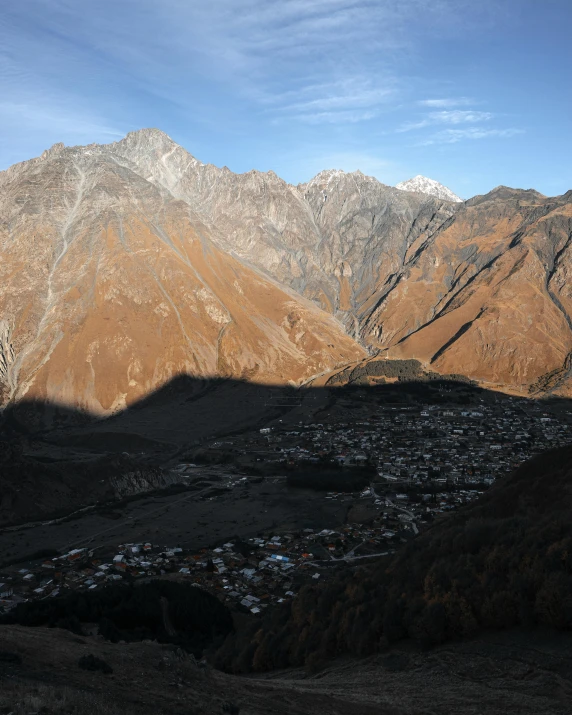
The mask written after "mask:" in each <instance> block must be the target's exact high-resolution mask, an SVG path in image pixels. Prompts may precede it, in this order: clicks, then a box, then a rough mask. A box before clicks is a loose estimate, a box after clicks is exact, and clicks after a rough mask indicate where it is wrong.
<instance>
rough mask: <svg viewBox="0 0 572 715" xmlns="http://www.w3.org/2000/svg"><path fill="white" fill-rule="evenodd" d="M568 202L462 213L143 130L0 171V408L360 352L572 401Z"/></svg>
mask: <svg viewBox="0 0 572 715" xmlns="http://www.w3.org/2000/svg"><path fill="white" fill-rule="evenodd" d="M571 239H572V192H568V193H567V194H565V195H563V196H560V197H554V198H547V197H545V196H543V195H542V194H540V193H538V192H536V191H533V190H519V189H511V188H507V187H498V188H496V189H494V190H493V191H491V192H490V193H488V194H486V195H483V196H477V197H474V198H472V199H470V200H468V201H465V202H462V201H461V200H460V199H459V198H458V197H457V196H455V194H453V193H452V192H450V191H449V190H448V189H445V187H442V186H441V185H439V184H437V183H436V182H433V181H431V180H428V179H425V178H424V177H415V179H412V180H410V181H409V182H404V183H403V184H400V185H399V186H398V187H390V186H386V185H384V184H382V183H381V182H379V181H378V180H377V179H375V178H372V177H369V176H365V175H364V174H362V173H361V172H359V171H357V172H352V173H346V172H343V171H338V170H329V171H323V172H321V173H320V174H318V175H317V176H315V177H314V178H313V179H312V180H311V181H309V182H308V183H306V184H300V185H298V186H292V185H290V184H288V183H286V182H285V181H283V180H282V179H280V178H279V177H278V176H277V175H276V174H274V173H273V172H271V171H270V172H267V173H262V172H259V171H249V172H247V173H245V174H235V173H233V172H231V171H230V170H229V169H228V168H226V167H223V168H218V167H215V166H213V165H210V164H203V163H201V162H200V161H198V160H197V159H195V158H194V157H193V156H192V155H191V154H189V153H188V152H187V151H186V150H185V149H184V148H182V147H180V146H179V145H177V144H176V143H175V142H173V141H172V140H171V139H170V138H169V137H168V136H167V135H166V134H164V133H163V132H161V131H159V130H156V129H144V130H140V131H137V132H132V133H130V134H128V135H127V136H126V137H125V138H124V139H122V140H121V141H119V142H115V143H113V144H108V145H95V144H94V145H89V146H85V147H64V146H63V145H62V144H58V145H55V146H53V147H52V148H51V149H49V150H47V151H46V152H44V153H43V154H42V156H41V157H38V158H36V159H32V160H30V161H27V162H23V163H21V164H17V165H14V166H12V167H11V168H9V169H8V170H7V171H4V172H2V173H0V256H1V259H2V260H1V261H0V275H1V282H0V390H1V396H2V403H3V404H7V403H9V402H15V401H16V402H17V401H20V400H22V399H36V400H43V401H49V402H54V403H58V404H64V405H73V406H74V407H79V408H81V409H83V410H85V411H87V412H89V413H91V414H96V415H109V414H113V413H114V412H117V411H119V410H121V409H122V408H124V407H125V406H128V405H130V404H132V403H133V402H134V401H136V400H138V399H140V398H141V397H143V396H144V395H146V394H148V393H150V392H152V391H153V390H155V389H157V388H158V387H159V386H161V385H162V384H164V383H166V382H167V381H168V380H170V379H171V378H173V377H174V376H177V375H181V374H189V375H193V376H198V377H210V376H215V375H218V376H228V377H237V378H241V379H244V380H249V381H255V382H262V383H267V384H268V383H278V384H280V383H281V384H287V383H293V384H301V383H303V382H305V381H307V380H308V379H309V378H311V377H312V376H315V375H316V374H321V373H328V372H331V371H333V370H336V369H338V368H340V367H341V366H343V365H345V364H348V363H355V362H359V361H361V360H363V359H366V358H368V356H370V355H372V354H378V355H381V356H384V357H388V358H416V359H418V360H420V361H421V363H422V364H423V365H424V366H425V367H427V368H429V369H430V370H431V371H434V372H440V373H444V374H445V373H460V374H463V375H466V376H467V377H470V378H471V379H474V380H476V381H478V382H480V383H481V384H483V385H486V386H488V387H493V388H500V389H505V390H510V391H514V392H520V393H524V394H546V393H551V394H560V395H569V394H570V392H571V385H572V382H571V378H570V375H571V368H572V294H571V293H570V289H569V287H568V271H569V266H570V265H572V263H571V261H572V254H571V248H570V242H571Z"/></svg>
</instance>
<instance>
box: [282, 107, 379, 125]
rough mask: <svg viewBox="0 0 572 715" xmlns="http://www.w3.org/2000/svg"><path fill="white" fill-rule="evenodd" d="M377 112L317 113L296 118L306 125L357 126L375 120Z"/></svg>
mask: <svg viewBox="0 0 572 715" xmlns="http://www.w3.org/2000/svg"><path fill="white" fill-rule="evenodd" d="M376 116H377V112H374V111H371V110H355V111H354V110H344V111H341V112H316V113H315V114H297V115H296V116H295V118H296V119H297V120H298V121H300V122H304V123H306V124H348V123H349V124H355V123H356V122H365V121H367V120H369V119H374V118H375V117H376Z"/></svg>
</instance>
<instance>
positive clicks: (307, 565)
mask: <svg viewBox="0 0 572 715" xmlns="http://www.w3.org/2000/svg"><path fill="white" fill-rule="evenodd" d="M569 442H570V428H569V426H568V424H567V423H566V422H565V421H564V419H561V418H559V417H558V414H557V413H550V412H547V408H546V407H545V406H543V405H541V404H539V403H527V404H526V405H525V406H523V404H522V401H517V400H510V399H508V398H505V399H504V401H503V402H502V403H500V402H499V403H498V404H497V403H494V402H493V403H483V404H481V405H479V406H478V407H471V408H466V409H463V408H459V407H456V408H443V407H435V406H425V407H423V406H415V407H403V406H402V407H398V408H391V407H384V408H381V407H380V408H379V409H374V408H371V409H370V412H369V414H368V415H367V417H366V418H363V419H360V420H356V421H354V422H347V421H345V422H342V421H336V420H335V419H333V418H332V419H331V420H330V421H324V422H320V423H310V424H300V425H296V426H292V425H289V426H286V425H284V426H282V425H280V424H279V423H276V424H274V425H272V426H271V427H265V428H262V429H261V430H259V431H257V432H256V433H250V434H248V435H246V436H244V435H243V436H242V437H240V438H238V439H237V440H236V441H234V440H230V441H227V442H225V443H222V445H223V446H224V447H225V449H229V448H231V449H232V448H233V446H234V447H237V448H239V450H240V452H241V453H242V454H248V455H249V457H250V458H251V459H253V460H255V461H256V463H260V462H262V463H263V466H264V469H265V470H266V473H268V474H270V475H273V476H272V477H270V478H273V477H278V476H280V475H284V474H285V473H287V471H288V469H296V468H297V467H303V469H305V470H308V469H309V470H311V469H312V465H313V464H316V463H318V462H319V463H321V464H324V463H326V464H332V463H336V462H337V463H338V464H339V465H340V466H342V467H347V468H348V469H351V468H352V467H356V466H363V465H367V466H368V467H369V468H370V470H371V473H372V478H371V483H370V485H369V486H368V487H367V488H365V489H363V490H361V491H359V492H353V493H352V492H350V491H349V490H348V491H345V492H344V491H338V492H333V491H329V492H324V498H325V499H335V500H338V501H344V502H347V508H348V517H347V519H346V523H345V524H344V525H343V526H341V527H339V528H338V529H337V530H331V529H321V527H320V525H319V524H316V525H315V528H313V529H311V528H306V529H301V530H298V531H295V530H288V529H279V528H275V529H274V531H273V533H261V534H259V535H258V536H257V537H253V538H250V539H244V540H239V539H238V538H237V539H235V540H233V541H228V542H226V543H222V544H219V545H217V546H216V547H212V548H203V549H200V550H198V551H196V550H195V551H193V550H189V549H185V548H182V547H181V546H177V547H170V548H168V547H165V546H158V545H156V544H152V543H136V544H122V545H118V546H117V547H116V549H114V551H113V552H106V553H103V551H102V548H91V549H88V548H77V549H73V550H71V551H70V552H68V553H66V554H64V555H60V556H57V557H55V558H50V559H47V560H45V561H44V562H43V563H42V562H38V563H34V564H28V568H18V567H13V568H12V569H11V570H7V571H6V572H5V573H4V574H2V573H0V609H1V608H3V609H4V610H9V609H11V608H13V607H14V606H15V605H16V604H17V603H19V602H21V601H25V600H35V599H44V598H53V597H55V596H57V595H59V594H61V593H63V592H64V591H65V590H69V589H73V590H84V591H88V590H93V589H96V588H99V587H101V586H103V585H106V584H110V583H114V582H125V581H128V580H132V579H153V578H168V579H177V580H183V581H187V582H189V583H192V584H194V585H196V586H197V587H199V588H204V589H207V590H209V591H210V592H211V593H214V594H216V595H217V596H218V597H219V598H220V599H221V600H222V601H223V602H225V603H228V604H229V605H231V606H233V607H236V608H237V609H239V610H241V609H242V610H247V611H249V612H250V613H253V614H258V613H260V612H261V611H262V610H263V609H264V608H266V607H268V606H269V605H271V604H274V603H280V602H283V601H285V600H287V599H291V598H294V597H295V595H296V593H297V592H298V590H299V589H300V587H301V586H302V585H303V584H305V583H308V582H312V581H319V580H324V579H327V578H329V577H330V576H331V575H332V573H334V572H335V569H336V568H337V567H338V566H339V565H343V564H358V563H363V562H365V561H367V560H368V559H373V558H380V557H383V556H385V555H387V554H390V553H392V552H393V551H394V550H395V549H396V548H397V547H398V546H399V545H400V544H401V543H403V542H404V541H407V540H408V539H410V538H412V537H414V536H415V535H417V534H418V533H419V532H420V531H421V530H422V529H423V528H425V526H426V525H427V524H429V523H431V522H432V521H433V520H435V519H439V518H443V516H444V515H445V514H446V513H447V512H449V511H450V510H453V509H456V508H458V507H459V506H462V505H463V504H465V503H467V502H469V501H471V500H472V499H474V498H475V497H477V496H478V495H479V494H481V493H482V491H483V490H484V489H486V488H487V487H488V485H490V484H491V483H492V482H493V481H494V480H495V479H496V478H498V477H499V476H500V475H502V474H504V473H506V472H507V471H509V470H511V469H513V468H514V467H515V466H517V465H518V464H520V463H522V462H523V461H525V460H526V459H528V458H529V457H530V456H531V455H532V454H534V453H537V452H541V451H544V450H546V449H548V448H549V447H553V446H558V445H560V444H568V443H569ZM220 446H221V443H220V442H219V443H216V447H217V448H220ZM190 467H193V468H194V467H195V465H180V470H182V471H183V472H185V471H188V470H189V468H190ZM215 469H216V468H215ZM211 470H212V468H211ZM192 471H194V470H192ZM251 478H252V479H260V477H256V476H254V477H252V476H250V477H245V476H235V477H232V478H231V477H229V478H228V479H229V480H230V481H229V483H228V484H227V485H226V486H225V485H224V484H221V487H222V488H223V489H224V488H230V487H232V486H233V485H234V483H235V482H236V480H237V479H238V483H241V482H243V481H247V480H248V479H251ZM285 488H288V487H287V486H286V483H285ZM205 498H206V497H205Z"/></svg>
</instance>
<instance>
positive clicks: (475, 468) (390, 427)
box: [242, 397, 571, 487]
mask: <svg viewBox="0 0 572 715" xmlns="http://www.w3.org/2000/svg"><path fill="white" fill-rule="evenodd" d="M521 402H523V401H519V400H516V399H514V400H511V399H510V398H506V397H505V398H503V401H502V402H499V403H492V404H491V403H483V404H481V405H479V406H478V407H472V408H466V409H462V408H458V407H457V408H453V407H449V408H442V407H436V406H415V407H398V408H387V407H380V408H379V409H378V410H371V411H370V414H369V415H368V416H367V418H366V419H361V420H359V421H354V422H340V421H335V420H330V421H324V422H321V423H310V424H300V425H299V426H297V427H295V428H292V427H284V428H281V427H280V426H278V427H273V428H272V429H270V428H263V429H262V430H260V433H258V434H256V435H251V436H250V438H249V440H248V443H247V444H243V445H242V450H243V451H247V452H250V453H251V454H255V455H256V460H257V461H258V462H265V463H267V464H268V463H270V464H275V465H276V467H277V468H278V465H284V466H285V467H296V466H298V465H301V464H312V463H323V462H324V461H329V462H337V463H338V464H340V465H342V466H345V467H351V466H360V465H366V464H368V465H371V466H373V467H375V468H376V469H377V472H378V475H379V478H380V480H381V481H386V482H394V483H396V486H399V484H400V483H408V484H410V485H411V484H417V485H418V486H420V487H421V486H422V485H423V484H426V483H427V482H432V483H435V484H436V485H441V486H442V485H446V484H457V485H469V486H470V485H481V486H482V485H490V484H492V483H493V482H494V480H495V479H496V478H498V477H499V476H500V475H502V474H503V473H506V472H507V471H510V470H512V469H514V468H515V467H516V466H518V465H519V464H521V463H522V462H523V461H525V460H527V459H528V458H530V457H531V456H532V455H533V454H535V453H538V452H542V451H545V450H547V449H550V448H551V447H556V446H559V445H563V444H568V443H569V442H570V436H571V433H570V427H569V425H568V424H567V423H566V422H564V421H562V420H561V419H559V417H558V416H557V415H556V414H551V413H548V412H546V410H545V408H544V407H543V406H542V405H538V404H537V403H528V404H527V405H526V406H522V404H521Z"/></svg>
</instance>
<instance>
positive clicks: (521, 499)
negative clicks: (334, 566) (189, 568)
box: [217, 447, 572, 672]
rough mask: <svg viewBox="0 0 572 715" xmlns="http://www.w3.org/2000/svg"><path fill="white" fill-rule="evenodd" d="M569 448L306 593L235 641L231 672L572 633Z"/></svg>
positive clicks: (229, 653)
mask: <svg viewBox="0 0 572 715" xmlns="http://www.w3.org/2000/svg"><path fill="white" fill-rule="evenodd" d="M571 457H572V447H566V448H563V449H559V450H555V451H552V452H548V453H546V454H543V455H541V456H538V457H535V458H533V459H532V460H531V461H529V462H527V463H525V464H524V465H523V466H522V467H520V468H519V469H518V470H516V471H515V472H514V473H513V474H512V475H511V476H510V477H507V478H505V479H503V480H500V481H499V482H498V483H497V484H496V485H495V486H494V487H493V488H492V489H490V490H489V491H488V492H487V493H486V494H485V495H484V496H483V497H482V498H481V499H480V500H479V501H478V502H476V503H474V504H472V505H470V506H468V507H466V508H464V509H462V510H460V511H459V512H457V513H456V514H454V515H453V516H451V517H449V518H445V519H443V520H442V521H438V522H436V523H435V524H434V526H433V527H432V528H430V529H429V530H428V531H427V532H425V533H424V534H422V535H421V536H420V537H419V538H418V539H415V540H413V541H412V542H410V544H409V545H408V546H407V547H406V548H404V549H402V550H401V551H399V552H398V553H397V554H396V555H395V557H393V558H388V560H386V561H385V562H383V563H380V564H379V565H377V566H376V567H370V568H365V567H364V568H358V569H348V570H347V571H346V573H345V574H342V575H341V576H340V577H338V579H337V580H336V581H335V582H333V583H331V584H328V585H327V586H325V587H323V588H322V587H319V586H311V587H306V588H305V589H304V590H303V591H301V592H300V594H299V596H298V598H296V599H295V600H294V601H293V602H292V604H291V605H289V606H288V607H285V608H284V609H282V610H278V609H276V610H274V611H273V612H272V613H270V614H269V615H268V616H267V618H265V619H264V621H263V622H262V625H261V624H259V623H257V624H255V625H253V626H251V627H250V629H245V630H244V631H238V632H237V633H236V634H235V635H233V636H231V637H229V639H228V640H227V642H226V644H225V646H224V647H223V648H222V650H221V651H220V653H219V655H218V660H217V662H218V664H219V665H220V666H222V667H224V668H226V669H230V670H234V671H239V672H240V671H244V670H269V669H273V668H283V667H286V666H290V665H304V664H305V665H306V666H316V665H318V664H321V663H324V662H326V661H327V659H329V658H333V657H336V656H339V655H340V654H344V653H353V654H355V655H367V654H370V653H374V652H376V651H378V650H380V649H383V648H385V647H387V646H389V645H391V644H393V643H396V642H399V641H401V640H403V639H413V640H414V641H415V642H418V643H421V644H425V645H427V646H433V645H435V644H438V643H443V642H445V641H451V640H456V639H459V638H466V637H470V636H474V635H476V634H478V633H481V632H484V631H487V630H490V629H493V630H499V629H507V628H512V627H516V626H524V627H531V626H538V625H541V626H548V627H550V628H554V629H560V630H569V629H570V628H571V627H572V597H571V595H570V594H571V593H572V575H571V571H572V566H571V564H572V562H571V556H570V554H571V553H572V549H571V547H572V526H571V523H572V522H571V519H570V516H571V512H572V467H571Z"/></svg>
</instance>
